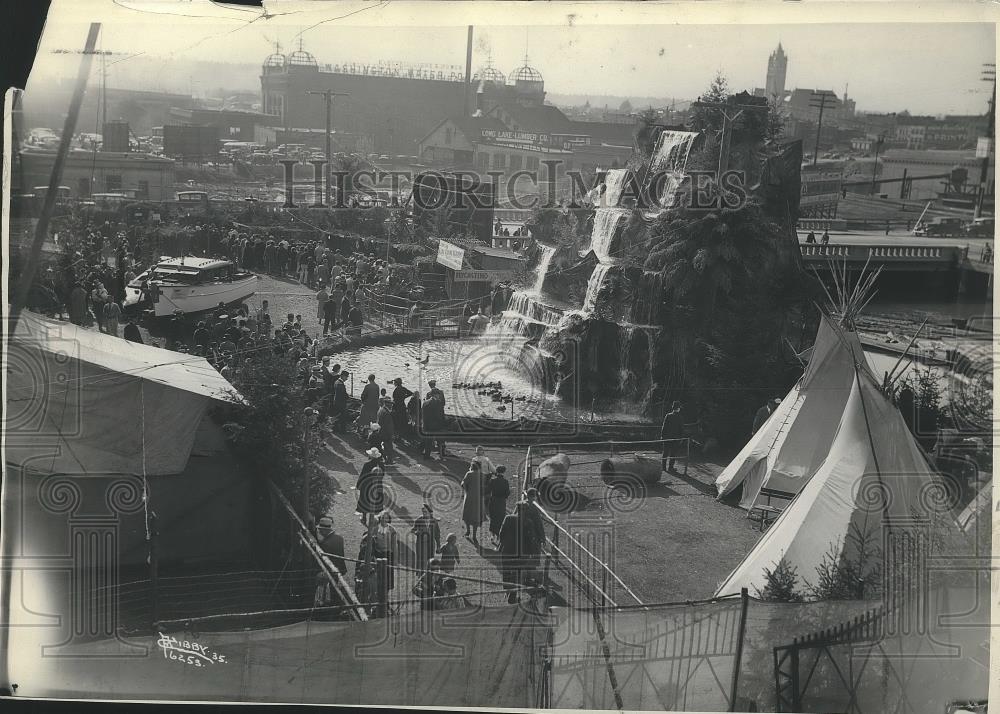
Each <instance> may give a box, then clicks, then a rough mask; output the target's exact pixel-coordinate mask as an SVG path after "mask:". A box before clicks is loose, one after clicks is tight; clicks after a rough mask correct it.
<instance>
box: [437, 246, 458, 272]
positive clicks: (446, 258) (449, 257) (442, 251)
mask: <svg viewBox="0 0 1000 714" xmlns="http://www.w3.org/2000/svg"><path fill="white" fill-rule="evenodd" d="M464 258H465V251H464V250H463V249H462V248H459V247H458V246H457V245H453V244H451V243H449V242H448V241H444V240H441V241H438V255H437V262H438V263H440V264H441V265H443V266H444V267H446V268H451V269H452V270H461V269H462V260H463V259H464Z"/></svg>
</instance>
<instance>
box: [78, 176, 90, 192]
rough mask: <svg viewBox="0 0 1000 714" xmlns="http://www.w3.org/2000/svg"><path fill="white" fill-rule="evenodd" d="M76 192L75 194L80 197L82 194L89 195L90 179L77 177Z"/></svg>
mask: <svg viewBox="0 0 1000 714" xmlns="http://www.w3.org/2000/svg"><path fill="white" fill-rule="evenodd" d="M76 192H77V195H79V196H81V197H83V196H89V195H90V179H88V178H82V179H77V182H76Z"/></svg>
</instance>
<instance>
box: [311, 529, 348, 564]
mask: <svg viewBox="0 0 1000 714" xmlns="http://www.w3.org/2000/svg"><path fill="white" fill-rule="evenodd" d="M316 540H317V541H318V542H319V547H320V548H322V549H323V552H324V553H326V554H327V556H329V558H330V562H332V563H333V567H335V568H336V569H337V570H339V571H340V574H341V575H347V563H346V562H345V561H344V537H343V536H341V535H338V534H337V533H335V532H334V531H333V519H332V518H330V516H323V517H322V518H320V519H319V522H318V523H317V524H316Z"/></svg>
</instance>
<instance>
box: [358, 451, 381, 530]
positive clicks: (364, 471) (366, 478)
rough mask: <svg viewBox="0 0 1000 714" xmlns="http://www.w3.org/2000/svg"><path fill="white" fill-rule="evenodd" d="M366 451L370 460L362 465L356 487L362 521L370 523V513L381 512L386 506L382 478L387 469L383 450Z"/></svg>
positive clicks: (366, 523) (365, 523) (364, 523)
mask: <svg viewBox="0 0 1000 714" xmlns="http://www.w3.org/2000/svg"><path fill="white" fill-rule="evenodd" d="M365 453H366V454H367V455H368V461H367V462H366V463H365V465H364V466H362V467H361V473H360V474H358V483H357V485H356V486H355V488H357V490H358V506H357V512H358V513H360V514H361V523H362V524H363V525H368V514H370V513H371V514H373V513H379V512H381V511H382V509H383V507H384V506H383V503H382V502H383V500H384V499H383V493H382V479H383V477H384V476H385V471H384V469H383V468H382V452H380V451H379V450H378V449H376V448H371V449H368V451H366V452H365Z"/></svg>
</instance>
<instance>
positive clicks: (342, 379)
mask: <svg viewBox="0 0 1000 714" xmlns="http://www.w3.org/2000/svg"><path fill="white" fill-rule="evenodd" d="M350 376H351V373H350V372H348V371H347V370H346V369H345V370H342V371H341V372H340V376H339V377H338V378H337V380H336V381H335V382H334V383H333V396H332V397H331V398H330V417H331V418H332V419H333V426H334V428H335V429H336V430H338V431H339V430H340V429H341V427H342V424H341V422H342V421H343V419H344V416H345V415H346V414H347V380H348V379H349V378H350Z"/></svg>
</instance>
